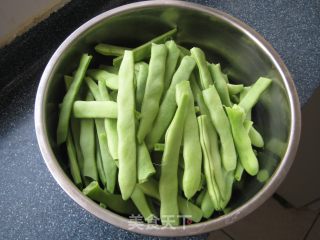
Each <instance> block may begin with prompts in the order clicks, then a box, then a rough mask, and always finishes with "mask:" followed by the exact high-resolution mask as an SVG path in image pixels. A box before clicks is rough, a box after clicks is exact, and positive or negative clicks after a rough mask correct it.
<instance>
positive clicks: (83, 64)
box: [57, 54, 92, 145]
mask: <svg viewBox="0 0 320 240" xmlns="http://www.w3.org/2000/svg"><path fill="white" fill-rule="evenodd" d="M91 59H92V56H89V55H87V54H83V55H82V57H81V60H80V64H79V67H78V69H77V71H76V73H75V76H74V80H73V81H72V83H71V86H70V88H69V89H68V91H67V93H66V95H65V96H64V98H63V101H62V105H61V109H60V114H59V120H58V127H57V144H58V145H60V144H61V143H63V142H65V141H66V139H67V135H68V130H69V121H70V117H71V111H72V107H73V102H74V101H75V98H76V96H77V94H78V92H79V89H80V87H81V84H82V81H83V79H84V76H85V74H86V71H87V68H88V66H89V64H90V61H91Z"/></svg>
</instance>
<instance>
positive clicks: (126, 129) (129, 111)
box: [117, 51, 137, 200]
mask: <svg viewBox="0 0 320 240" xmlns="http://www.w3.org/2000/svg"><path fill="white" fill-rule="evenodd" d="M134 98H135V97H134V59H133V52H132V51H125V53H124V57H123V60H122V63H121V66H120V69H119V91H118V97H117V101H118V122H117V130H118V138H119V142H118V156H119V176H118V182H119V186H120V191H121V194H122V198H123V199H124V200H126V199H129V198H130V196H131V194H132V192H133V191H134V189H135V185H136V179H137V162H136V161H137V160H136V134H135V100H134Z"/></svg>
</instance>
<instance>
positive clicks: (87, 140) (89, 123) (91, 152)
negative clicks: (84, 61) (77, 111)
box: [80, 93, 98, 182]
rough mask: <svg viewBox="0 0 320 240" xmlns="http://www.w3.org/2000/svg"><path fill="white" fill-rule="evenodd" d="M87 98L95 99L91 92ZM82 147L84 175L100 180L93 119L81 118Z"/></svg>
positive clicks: (89, 179)
mask: <svg viewBox="0 0 320 240" xmlns="http://www.w3.org/2000/svg"><path fill="white" fill-rule="evenodd" d="M86 100H88V101H91V100H93V96H92V95H91V93H88V94H87V97H86ZM80 147H81V152H82V156H83V169H82V175H83V177H84V178H85V179H86V180H87V181H88V182H90V181H92V180H95V181H97V180H98V172H97V166H96V158H95V157H96V156H95V151H96V149H95V129H94V120H93V119H81V120H80Z"/></svg>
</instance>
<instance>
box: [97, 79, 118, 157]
mask: <svg viewBox="0 0 320 240" xmlns="http://www.w3.org/2000/svg"><path fill="white" fill-rule="evenodd" d="M98 88H99V92H100V95H101V98H102V100H104V101H109V100H111V99H110V96H109V93H108V90H107V88H106V85H105V84H104V82H101V81H99V83H98ZM104 126H105V129H106V133H107V140H108V148H109V151H110V154H111V156H112V158H113V159H118V132H117V120H116V119H112V118H106V119H105V120H104Z"/></svg>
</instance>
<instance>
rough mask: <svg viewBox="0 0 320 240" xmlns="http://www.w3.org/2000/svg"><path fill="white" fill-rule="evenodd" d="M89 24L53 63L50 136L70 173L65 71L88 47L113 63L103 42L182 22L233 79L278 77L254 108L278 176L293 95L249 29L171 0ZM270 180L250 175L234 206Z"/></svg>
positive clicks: (183, 33) (182, 38) (182, 30)
mask: <svg viewBox="0 0 320 240" xmlns="http://www.w3.org/2000/svg"><path fill="white" fill-rule="evenodd" d="M87 25H88V26H89V25H92V26H90V27H88V28H87V29H86V30H85V31H84V32H81V33H80V32H77V33H75V34H76V35H77V36H76V37H75V38H74V39H72V40H69V41H68V40H67V46H66V48H65V49H63V52H62V54H61V55H60V56H59V57H58V59H57V61H56V62H55V65H54V66H53V71H52V72H51V74H50V76H49V79H48V87H47V93H46V95H45V103H46V108H45V110H46V111H45V121H46V122H45V124H46V128H47V132H48V138H49V141H50V144H51V147H52V149H53V151H54V154H55V155H56V158H57V159H58V161H59V162H60V164H61V166H62V167H63V169H65V170H66V173H67V174H69V173H68V171H67V168H66V164H65V163H66V162H67V157H66V155H65V152H64V151H62V149H60V148H59V147H57V146H56V144H55V136H56V126H57V112H58V105H59V103H60V102H61V101H62V97H63V95H64V82H63V75H64V74H71V73H72V72H73V71H74V69H75V68H76V67H77V64H78V62H79V59H80V56H81V54H82V53H85V52H88V53H90V54H93V55H94V58H93V59H94V61H93V63H92V65H91V66H94V65H97V62H99V63H105V64H108V63H111V61H110V59H108V58H106V57H101V56H98V55H97V54H96V53H95V52H94V51H93V47H94V46H95V45H96V44H97V43H101V42H103V43H110V44H116V45H123V46H129V47H135V46H138V45H139V44H141V43H143V42H145V41H147V40H149V39H151V38H153V37H155V36H157V35H160V34H162V33H164V32H166V31H168V30H170V29H172V28H173V27H175V26H177V27H178V34H177V36H176V40H177V42H178V43H179V44H181V45H183V46H185V47H188V48H189V47H192V46H197V47H200V48H202V49H203V50H204V51H205V53H206V56H207V59H208V61H209V62H214V63H218V62H220V63H221V66H222V68H223V71H224V72H225V73H227V74H228V77H229V81H230V82H232V83H243V84H245V85H250V84H252V83H254V82H255V81H256V80H257V79H258V78H259V77H260V76H265V77H269V78H272V79H273V84H272V86H271V87H270V88H269V89H268V91H267V92H266V93H265V94H263V96H262V98H261V100H260V101H259V103H258V104H257V105H256V107H255V108H254V111H253V121H254V124H255V125H254V126H255V127H256V128H257V129H258V130H259V132H260V133H261V134H262V135H263V136H264V140H265V148H264V149H263V150H261V151H259V161H260V166H261V169H265V170H266V171H267V172H268V173H269V175H270V177H271V178H272V175H273V173H274V172H275V170H276V168H277V166H278V165H279V163H280V161H281V159H282V157H283V155H284V153H285V151H286V148H287V144H288V139H289V133H290V127H291V112H290V104H289V97H288V94H287V90H286V87H285V84H284V82H283V79H282V76H281V73H280V72H279V69H278V67H277V66H275V64H274V62H273V61H272V60H271V58H270V56H269V55H268V54H267V53H266V51H265V50H264V48H263V47H262V46H261V45H259V44H257V42H256V41H254V40H253V39H252V38H251V37H250V35H249V34H247V33H246V32H245V31H243V30H240V29H239V28H237V27H235V25H234V23H233V22H231V21H228V20H226V19H225V18H224V16H220V17H218V16H215V15H212V14H211V13H209V11H202V12H200V11H195V10H193V9H189V8H184V7H182V6H180V7H178V6H170V5H163V6H157V7H154V6H153V7H148V6H144V7H137V8H135V9H132V10H127V11H124V12H122V13H116V14H114V15H113V16H111V17H107V18H105V19H102V20H99V21H98V20H95V22H94V21H93V22H92V21H91V22H90V23H89V24H87ZM265 183H266V182H261V181H258V180H257V177H246V178H245V182H244V183H243V184H241V186H240V185H238V186H237V189H238V190H237V191H235V193H234V194H233V197H232V200H231V203H230V208H231V209H235V208H237V207H239V206H241V205H243V204H244V203H245V202H246V201H248V199H250V198H252V197H253V196H254V195H255V194H256V193H257V192H258V191H259V190H260V189H261V188H262V187H263V186H264V185H265Z"/></svg>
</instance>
